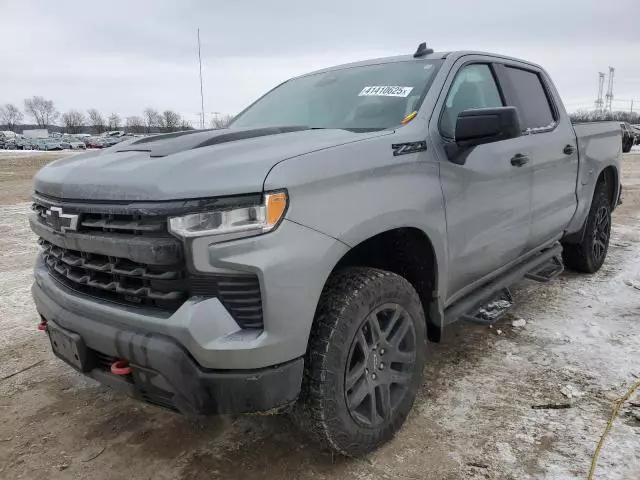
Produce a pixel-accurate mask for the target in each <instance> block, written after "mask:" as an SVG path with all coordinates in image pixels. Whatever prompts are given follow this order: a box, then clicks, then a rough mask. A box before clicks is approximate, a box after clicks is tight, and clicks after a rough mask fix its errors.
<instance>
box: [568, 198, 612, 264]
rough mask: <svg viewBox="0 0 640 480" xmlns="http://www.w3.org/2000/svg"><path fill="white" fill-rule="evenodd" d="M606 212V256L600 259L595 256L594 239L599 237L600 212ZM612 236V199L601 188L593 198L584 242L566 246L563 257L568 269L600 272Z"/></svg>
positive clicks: (605, 253)
mask: <svg viewBox="0 0 640 480" xmlns="http://www.w3.org/2000/svg"><path fill="white" fill-rule="evenodd" d="M603 211H604V212H606V218H607V221H608V231H607V233H606V240H605V241H604V242H603V243H604V254H603V255H602V256H601V257H600V258H598V256H597V255H595V254H594V248H593V243H594V237H596V236H597V235H598V229H597V228H596V226H597V217H598V212H603ZM610 236H611V199H610V198H609V195H608V194H607V192H606V190H605V189H603V188H599V189H597V190H596V193H595V194H594V196H593V201H592V202H591V208H590V210H589V215H588V217H587V225H586V229H585V232H584V237H583V238H582V242H580V243H577V244H564V245H563V247H564V250H563V252H562V257H563V260H564V264H565V265H566V266H567V268H570V269H571V270H575V271H577V272H582V273H595V272H597V271H598V270H600V267H602V265H603V263H604V261H605V259H606V257H607V251H608V249H609V238H610Z"/></svg>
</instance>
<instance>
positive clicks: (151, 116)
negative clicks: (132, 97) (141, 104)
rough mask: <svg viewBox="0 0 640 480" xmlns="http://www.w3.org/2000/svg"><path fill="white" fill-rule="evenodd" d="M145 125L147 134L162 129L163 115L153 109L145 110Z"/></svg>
mask: <svg viewBox="0 0 640 480" xmlns="http://www.w3.org/2000/svg"><path fill="white" fill-rule="evenodd" d="M143 113H144V125H145V127H146V129H147V133H151V132H152V131H153V130H156V129H158V128H161V127H162V123H163V122H162V120H163V118H162V115H160V114H159V113H158V111H157V110H154V109H153V108H145V110H144V112H143Z"/></svg>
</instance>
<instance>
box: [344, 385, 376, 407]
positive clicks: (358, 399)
mask: <svg viewBox="0 0 640 480" xmlns="http://www.w3.org/2000/svg"><path fill="white" fill-rule="evenodd" d="M368 395H369V396H371V389H370V385H369V382H367V381H366V380H365V381H362V382H360V383H359V384H358V385H357V386H356V387H355V388H354V390H353V392H351V395H349V396H348V398H349V408H350V409H351V410H355V409H357V408H358V407H359V406H360V405H362V402H363V401H364V399H365V398H367V396H368Z"/></svg>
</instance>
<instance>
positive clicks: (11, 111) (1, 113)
mask: <svg viewBox="0 0 640 480" xmlns="http://www.w3.org/2000/svg"><path fill="white" fill-rule="evenodd" d="M23 118H24V115H23V114H22V112H21V111H20V110H19V109H18V107H16V106H15V105H14V104H13V103H5V104H4V107H0V125H6V126H7V128H8V129H9V130H11V131H13V129H14V128H16V125H17V124H18V123H20V122H22V119H23Z"/></svg>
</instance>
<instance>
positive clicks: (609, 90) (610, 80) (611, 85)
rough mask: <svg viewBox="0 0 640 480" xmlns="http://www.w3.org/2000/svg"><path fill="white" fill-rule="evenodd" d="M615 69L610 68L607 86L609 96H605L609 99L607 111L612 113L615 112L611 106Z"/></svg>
mask: <svg viewBox="0 0 640 480" xmlns="http://www.w3.org/2000/svg"><path fill="white" fill-rule="evenodd" d="M615 70H616V69H615V68H613V67H609V83H608V86H607V94H606V95H605V98H606V99H607V102H606V103H607V106H606V108H607V110H609V111H610V112H611V111H612V110H613V108H612V106H611V104H612V103H613V74H614V72H615Z"/></svg>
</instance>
